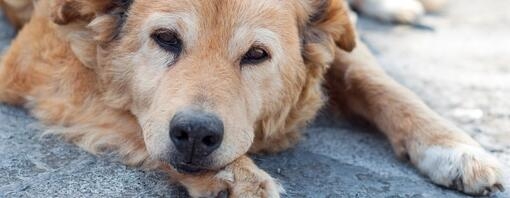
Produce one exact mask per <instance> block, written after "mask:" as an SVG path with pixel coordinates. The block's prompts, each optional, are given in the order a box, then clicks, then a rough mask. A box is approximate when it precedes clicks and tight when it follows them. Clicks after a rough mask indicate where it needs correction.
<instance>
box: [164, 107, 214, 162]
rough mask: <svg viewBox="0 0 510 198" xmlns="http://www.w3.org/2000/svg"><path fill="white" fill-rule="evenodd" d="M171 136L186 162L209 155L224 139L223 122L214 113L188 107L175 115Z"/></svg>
mask: <svg viewBox="0 0 510 198" xmlns="http://www.w3.org/2000/svg"><path fill="white" fill-rule="evenodd" d="M170 138H171V139H172V142H173V143H174V145H175V147H176V149H177V151H178V154H179V155H182V156H181V158H183V159H184V160H185V163H188V164H193V160H200V159H202V158H204V157H207V156H208V155H209V154H211V153H212V152H213V151H215V150H216V149H218V147H220V145H221V142H222V141H223V122H222V121H221V120H220V119H219V118H218V116H216V115H215V114H213V113H209V112H205V111H202V110H197V109H187V110H184V111H180V112H178V113H176V114H175V115H174V117H173V118H172V121H171V122H170Z"/></svg>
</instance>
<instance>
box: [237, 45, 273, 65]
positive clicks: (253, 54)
mask: <svg viewBox="0 0 510 198" xmlns="http://www.w3.org/2000/svg"><path fill="white" fill-rule="evenodd" d="M268 59H269V53H267V51H266V50H265V49H263V48H260V47H252V48H251V49H250V50H248V52H246V54H244V56H243V59H242V60H241V65H256V64H260V63H262V62H264V61H266V60H268Z"/></svg>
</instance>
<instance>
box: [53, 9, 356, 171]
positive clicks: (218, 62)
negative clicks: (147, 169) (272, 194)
mask: <svg viewBox="0 0 510 198" xmlns="http://www.w3.org/2000/svg"><path fill="white" fill-rule="evenodd" d="M66 2H67V3H69V2H73V1H72V0H71V1H69V0H66V1H62V3H63V4H62V5H64V4H66ZM62 5H61V7H60V8H61V9H56V13H54V14H53V17H54V20H55V21H56V22H58V23H60V24H67V23H71V22H72V21H74V20H76V19H81V20H85V21H87V23H89V25H88V26H87V28H89V29H91V30H93V31H94V32H95V36H94V39H95V44H94V45H97V46H99V47H98V48H95V47H93V48H90V47H87V48H86V49H88V52H89V53H88V54H89V55H88V56H91V57H92V56H94V57H96V58H97V60H95V61H89V64H92V65H89V66H90V67H93V68H94V69H95V70H96V72H97V73H98V75H99V76H100V79H101V83H102V86H103V89H104V91H105V100H106V101H108V103H109V104H110V105H112V106H116V107H117V108H125V109H126V110H129V111H131V112H132V113H133V114H134V115H135V116H136V117H137V119H138V120H139V123H140V125H141V126H142V128H143V135H144V138H145V143H146V147H147V150H148V151H149V153H150V155H151V156H152V157H154V158H156V159H160V160H162V161H166V162H169V163H170V164H171V165H173V166H174V167H176V168H177V169H178V170H180V171H184V172H197V171H200V170H207V169H218V168H221V167H224V166H225V165H227V164H228V163H230V162H232V161H233V160H235V159H236V158H238V157H240V156H241V155H243V154H245V153H247V152H248V150H249V149H250V147H252V144H253V142H254V140H255V136H256V135H258V133H256V130H262V129H261V128H264V130H265V133H264V135H271V134H270V133H272V132H273V131H275V130H280V129H281V128H282V127H283V126H285V125H286V124H288V123H287V122H288V121H287V118H288V117H289V115H290V114H291V113H292V112H293V111H294V110H293V109H296V108H306V105H307V102H306V101H305V102H302V100H304V99H303V98H317V99H318V100H320V81H321V78H322V75H323V73H324V72H325V70H326V68H327V66H328V64H329V63H330V62H331V61H332V60H333V58H334V57H333V56H334V51H335V49H336V48H337V47H339V48H342V49H344V50H347V51H349V50H352V48H353V47H354V37H355V36H354V32H353V28H352V26H351V24H350V22H349V19H348V16H347V14H346V13H347V9H346V8H345V7H344V4H343V2H342V1H339V0H295V1H277V0H260V1H244V0H239V1H237V0H210V1H203V0H164V1H162V0H133V1H112V2H109V1H78V0H76V1H74V4H72V5H67V7H63V6H62ZM87 6H88V7H87ZM83 7H86V8H87V9H84V8H83ZM66 9H71V12H70V10H66ZM72 9H74V10H72ZM90 10H93V12H91V11H90ZM83 48H85V47H83ZM78 51H80V50H78ZM82 51H83V50H82ZM81 54H87V53H81ZM95 54H97V56H95ZM310 95H315V96H310ZM315 106H316V105H315ZM314 108H316V107H314ZM313 110H316V109H313ZM296 116H297V117H299V116H300V115H299V114H296V113H295V112H294V113H293V115H292V116H291V117H296ZM268 119H270V120H271V121H267V120H268ZM293 119H299V118H293ZM269 122H271V123H273V124H268V123H269ZM274 125H281V126H274Z"/></svg>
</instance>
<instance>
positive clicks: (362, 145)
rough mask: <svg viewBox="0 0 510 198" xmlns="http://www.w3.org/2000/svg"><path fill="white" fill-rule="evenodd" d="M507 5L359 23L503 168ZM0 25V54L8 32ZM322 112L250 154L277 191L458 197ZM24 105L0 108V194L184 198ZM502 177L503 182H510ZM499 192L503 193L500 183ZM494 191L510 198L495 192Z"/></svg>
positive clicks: (507, 119)
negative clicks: (51, 128)
mask: <svg viewBox="0 0 510 198" xmlns="http://www.w3.org/2000/svg"><path fill="white" fill-rule="evenodd" d="M509 7H510V2H508V1H505V0H492V1H486V0H472V1H470V2H469V3H466V2H465V1H462V0H452V1H451V5H450V8H449V9H447V10H446V11H445V12H444V13H443V14H442V15H437V16H428V17H426V18H425V19H424V22H425V23H427V24H429V25H430V26H431V27H433V28H434V29H435V30H434V31H429V30H422V29H417V28H412V27H406V26H392V25H384V24H379V23H377V22H373V21H370V20H367V19H363V18H362V19H361V20H360V22H359V24H358V25H359V29H360V30H361V36H362V38H363V39H364V40H365V41H367V42H368V43H369V44H370V46H371V48H372V49H373V50H374V52H375V53H376V55H377V57H378V59H379V60H380V63H381V65H382V66H383V67H384V68H385V69H386V70H387V71H388V73H389V74H390V75H391V76H393V77H395V78H396V79H397V80H398V81H399V82H401V83H403V84H404V85H405V86H407V87H409V88H410V89H412V90H414V91H415V92H416V93H418V95H420V96H421V97H423V98H424V100H425V101H426V102H427V103H428V104H429V105H431V107H432V108H433V109H435V110H436V111H438V112H440V113H441V114H442V115H444V116H445V117H447V118H449V119H451V120H452V121H453V122H454V123H456V124H458V125H459V126H460V127H462V128H464V129H466V130H467V131H469V132H470V134H471V135H472V136H473V137H475V138H476V139H477V140H478V141H480V142H481V143H482V145H483V146H484V147H486V148H487V149H489V150H490V151H491V152H493V153H494V154H495V155H497V156H498V157H499V158H500V159H501V160H502V161H503V162H504V163H505V164H506V165H510V131H509V130H510V129H509V128H510V100H508V98H510V65H509V64H510V56H508V52H510V40H509V39H508V35H509V34H510V15H508V8H509ZM0 21H2V22H1V23H0V50H1V49H3V48H5V47H6V46H7V44H8V42H9V40H10V38H11V37H12V35H13V34H14V31H12V29H10V28H9V27H8V26H7V25H6V24H5V21H3V20H0ZM330 117H331V116H328V115H327V113H324V115H323V116H321V117H320V118H319V119H317V121H316V122H315V123H313V125H312V126H310V127H309V129H308V130H307V132H306V135H305V138H304V139H303V141H302V142H301V143H300V144H299V145H298V146H297V147H296V148H294V149H291V150H289V151H287V152H284V153H281V154H277V155H270V156H254V158H255V161H256V162H257V164H259V165H260V166H261V167H262V168H263V169H265V170H267V171H268V172H270V173H271V174H272V175H273V176H275V177H276V178H278V179H279V180H280V181H281V182H282V183H283V184H284V186H285V188H286V189H287V195H286V197H417V198H418V197H464V196H465V195H463V194H460V193H457V192H453V191H450V190H447V189H443V188H440V187H437V186H435V185H433V184H430V183H429V182H428V180H427V179H426V178H424V177H422V176H420V175H419V174H418V173H417V172H416V171H415V170H414V169H413V168H412V167H411V166H410V165H409V164H406V163H402V162H400V161H398V160H396V159H395V158H394V156H393V153H392V151H391V147H390V145H389V144H388V143H387V141H386V140H385V138H384V136H382V135H381V134H379V133H377V131H376V130H374V129H373V128H370V127H368V126H359V125H358V126H353V125H351V124H348V123H346V122H344V121H340V120H334V119H331V118H330ZM41 130H42V129H41V127H39V126H38V125H37V122H36V121H35V120H34V119H33V118H31V117H30V116H29V115H28V114H27V113H26V111H24V110H22V109H19V108H15V107H9V106H5V105H0V197H186V193H185V192H184V191H183V190H182V189H181V188H179V187H176V186H174V185H172V184H171V183H169V182H168V178H167V177H166V176H165V175H164V174H161V173H158V172H144V171H140V170H136V169H132V168H128V167H125V166H123V165H122V164H120V163H118V162H116V160H115V158H113V157H109V156H102V157H96V156H92V155H90V154H88V153H86V152H84V151H81V150H80V149H78V148H76V147H75V146H73V145H70V144H67V143H65V142H62V141H60V140H58V139H57V138H55V137H41V136H40V133H41ZM509 181H510V180H509ZM507 189H510V188H509V187H507ZM496 197H510V193H508V192H507V193H506V194H505V193H500V194H498V195H496Z"/></svg>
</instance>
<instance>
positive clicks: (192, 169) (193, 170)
mask: <svg viewBox="0 0 510 198" xmlns="http://www.w3.org/2000/svg"><path fill="white" fill-rule="evenodd" d="M173 167H174V168H175V169H176V170H177V171H178V172H179V173H184V174H200V173H202V172H205V171H207V169H205V168H202V167H199V166H195V165H192V164H186V163H179V164H176V165H173Z"/></svg>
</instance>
